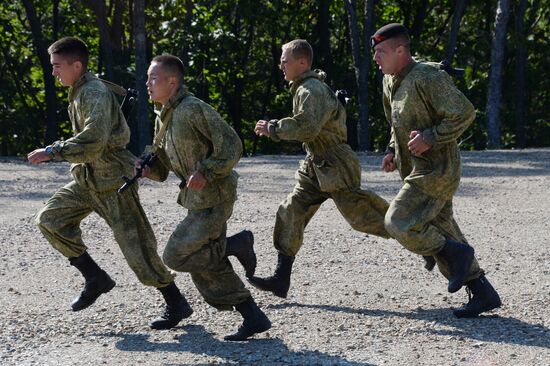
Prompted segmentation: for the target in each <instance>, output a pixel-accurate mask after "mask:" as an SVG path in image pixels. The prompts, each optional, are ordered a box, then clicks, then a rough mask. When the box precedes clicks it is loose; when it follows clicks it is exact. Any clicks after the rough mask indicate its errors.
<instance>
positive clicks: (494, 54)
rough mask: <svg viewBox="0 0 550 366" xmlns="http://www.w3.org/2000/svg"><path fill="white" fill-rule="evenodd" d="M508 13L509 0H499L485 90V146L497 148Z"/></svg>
mask: <svg viewBox="0 0 550 366" xmlns="http://www.w3.org/2000/svg"><path fill="white" fill-rule="evenodd" d="M509 13H510V0H499V1H498V5H497V11H496V17H495V31H494V34H493V41H492V46H491V68H490V70H489V89H488V91H487V135H488V141H487V147H488V148H489V149H498V148H500V147H501V142H500V124H501V123H500V107H501V102H502V70H503V67H504V50H505V46H506V27H507V25H508V19H509V15H510V14H509Z"/></svg>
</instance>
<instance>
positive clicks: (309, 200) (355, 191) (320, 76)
mask: <svg viewBox="0 0 550 366" xmlns="http://www.w3.org/2000/svg"><path fill="white" fill-rule="evenodd" d="M282 51H283V52H282V55H281V70H282V71H283V73H284V77H285V80H287V81H289V82H290V92H291V94H292V96H293V105H294V107H293V116H291V117H287V118H283V119H280V120H271V121H269V122H268V121H265V120H259V121H258V122H257V123H256V127H255V132H256V134H258V135H264V136H269V137H270V138H271V139H272V140H273V141H280V140H298V141H302V142H303V143H304V144H303V146H304V147H305V150H306V152H307V155H306V158H305V160H303V161H301V162H300V167H299V169H298V170H297V171H296V174H295V177H296V180H297V182H296V185H295V187H294V190H293V191H292V193H290V194H289V195H288V196H287V198H286V199H285V200H284V201H283V202H282V203H281V204H280V206H279V209H278V211H277V217H276V221H275V228H274V233H273V244H274V246H275V249H277V251H278V262H277V267H276V269H275V273H274V275H273V276H270V277H267V278H259V277H251V278H249V281H250V282H251V283H252V284H253V285H254V286H255V287H257V288H259V289H260V290H264V291H271V292H273V294H275V295H276V296H279V297H283V298H285V297H286V296H287V293H288V289H289V287H290V274H291V270H292V264H293V262H294V258H295V256H296V254H297V253H298V251H299V250H300V247H301V246H302V242H303V236H304V229H305V227H306V225H307V224H308V222H309V220H311V218H312V217H313V215H314V214H315V212H317V210H318V209H319V207H320V206H321V204H322V203H323V202H324V201H326V200H327V199H329V198H331V199H333V200H334V203H335V204H336V207H337V208H338V210H339V211H340V213H341V214H342V215H343V216H344V218H345V219H346V221H347V222H348V223H349V224H350V225H351V226H352V227H353V228H354V229H355V230H358V231H361V232H364V233H368V234H373V235H377V236H380V237H383V238H389V235H388V233H387V231H386V229H385V227H384V216H385V214H386V211H387V209H388V203H387V202H386V201H385V200H384V199H383V198H381V197H379V196H378V195H376V194H375V193H373V192H372V191H370V190H367V189H361V188H360V185H361V166H360V164H359V160H358V158H357V156H356V155H355V153H354V152H353V151H352V149H351V148H350V146H349V145H348V144H347V143H346V137H347V136H346V112H345V109H344V106H343V105H342V104H341V103H340V102H339V100H338V98H337V97H336V95H335V94H334V92H333V91H332V90H331V89H330V88H329V87H328V86H327V84H325V83H324V82H323V80H324V79H325V77H326V74H325V73H324V72H323V71H321V70H315V71H312V70H311V64H312V61H313V50H312V48H311V46H310V44H309V43H308V42H307V41H305V40H302V39H297V40H294V41H291V42H289V43H287V44H285V45H283V47H282Z"/></svg>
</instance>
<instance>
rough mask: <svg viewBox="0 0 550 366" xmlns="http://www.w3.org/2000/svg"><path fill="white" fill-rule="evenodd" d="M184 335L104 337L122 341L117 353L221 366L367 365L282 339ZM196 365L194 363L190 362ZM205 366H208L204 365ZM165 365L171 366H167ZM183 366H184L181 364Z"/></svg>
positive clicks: (188, 329)
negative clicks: (190, 358) (212, 360)
mask: <svg viewBox="0 0 550 366" xmlns="http://www.w3.org/2000/svg"><path fill="white" fill-rule="evenodd" d="M179 329H181V330H183V331H184V332H183V333H182V334H180V335H178V336H176V337H174V339H175V342H169V343H167V342H158V343H156V342H151V341H150V340H149V337H150V334H141V333H124V332H121V333H103V334H98V335H101V336H104V337H113V338H121V339H120V340H118V341H117V342H116V344H115V347H116V348H117V349H118V350H120V351H126V352H177V353H181V352H189V353H193V354H196V355H206V356H215V357H220V358H222V359H224V362H223V363H218V364H222V365H224V364H225V365H229V364H231V365H234V364H235V363H237V364H240V365H243V364H254V365H261V364H264V365H275V364H291V365H305V364H321V365H327V364H328V365H349V366H370V365H371V364H368V363H361V362H354V361H348V360H346V359H344V358H342V357H338V356H333V355H329V354H326V353H323V352H319V351H309V350H304V351H299V352H296V351H292V350H290V349H289V348H288V347H287V346H286V345H285V344H284V343H283V341H282V340H281V339H278V338H261V339H251V340H250V341H247V342H226V341H222V340H219V339H216V338H215V337H214V335H213V334H212V333H210V332H208V331H206V330H205V329H204V327H203V326H201V325H186V326H183V327H181V328H179ZM193 364H194V365H197V364H196V363H193ZM204 364H205V365H206V364H207V363H204ZM167 365H174V364H172V363H167ZM181 365H183V364H181Z"/></svg>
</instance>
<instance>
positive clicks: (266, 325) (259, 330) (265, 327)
mask: <svg viewBox="0 0 550 366" xmlns="http://www.w3.org/2000/svg"><path fill="white" fill-rule="evenodd" d="M270 329H271V321H270V320H269V319H267V317H266V319H265V320H264V322H263V324H260V325H259V326H258V327H257V328H256V329H254V330H253V331H252V333H250V334H248V335H246V336H242V337H236V336H231V335H229V336H225V337H223V339H224V340H226V341H230V342H244V341H248V340H249V338H250V337H252V336H253V335H255V334H260V333H263V332H266V331H268V330H270Z"/></svg>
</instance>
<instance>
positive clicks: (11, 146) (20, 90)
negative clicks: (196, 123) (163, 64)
mask: <svg viewBox="0 0 550 366" xmlns="http://www.w3.org/2000/svg"><path fill="white" fill-rule="evenodd" d="M97 1H104V2H105V4H106V7H107V9H109V10H108V11H109V13H108V14H107V18H106V21H107V23H108V24H109V25H110V26H111V27H112V29H111V30H112V32H111V38H112V39H111V40H110V41H112V42H114V43H113V44H114V45H115V46H116V47H115V48H114V51H113V52H114V62H115V64H114V65H111V66H112V70H113V71H112V80H113V81H115V82H117V83H121V84H123V85H125V86H133V85H134V83H135V56H134V39H133V37H134V36H133V29H132V27H133V11H132V9H129V8H128V4H131V3H132V2H115V1H114V0H97ZM33 3H34V6H35V7H36V10H37V13H38V16H39V18H40V23H41V27H42V32H43V35H44V38H45V40H44V42H45V43H46V46H47V45H49V44H50V43H51V42H52V41H54V38H55V37H61V36H66V35H77V36H79V37H81V38H82V39H84V40H85V41H86V42H87V43H88V45H89V47H90V51H91V55H92V58H91V60H90V68H91V69H92V71H94V72H97V73H99V74H100V75H101V76H105V75H107V66H108V65H107V64H106V60H105V58H104V56H103V55H102V53H101V50H102V49H103V48H102V47H103V46H102V45H104V43H103V42H104V40H100V32H99V28H98V22H97V20H98V19H97V16H96V14H95V13H94V12H93V11H92V10H91V9H90V8H89V7H86V6H85V5H84V4H85V3H86V1H78V2H74V1H68V0H60V1H59V5H58V14H59V15H58V18H57V19H58V21H57V23H55V22H54V17H53V2H52V1H46V0H35V1H33ZM116 3H121V4H123V5H124V7H123V8H122V10H121V11H122V13H121V14H122V16H121V19H122V20H121V23H120V24H118V26H120V32H119V33H116V32H115V30H116V27H115V25H116V24H117V23H116V22H117V19H116V16H115V10H114V8H115V6H113V4H116ZM322 3H323V2H322V1H307V0H281V1H253V0H232V1H228V0H225V1H213V0H201V1H193V0H169V1H168V0H149V1H147V2H146V4H147V7H146V28H147V35H148V45H149V52H148V57H149V58H151V57H153V56H154V55H157V54H162V53H171V54H175V55H177V56H179V57H180V58H182V60H183V61H184V63H185V65H186V66H187V68H186V76H185V82H186V84H187V85H188V86H189V87H190V89H191V90H192V91H193V92H194V93H195V94H196V95H197V96H198V97H200V98H202V99H204V100H206V101H208V102H209V103H211V104H212V105H213V106H214V107H215V108H217V109H218V111H219V112H220V113H221V114H222V116H223V117H224V118H225V119H226V120H227V121H228V122H229V123H230V124H232V125H233V126H234V127H235V129H236V130H237V131H238V132H239V134H240V135H241V137H242V138H243V140H244V146H245V150H246V152H247V153H253V152H261V153H279V152H282V153H295V152H297V151H300V149H301V147H300V144H297V143H292V142H290V143H273V142H271V141H269V140H268V139H265V138H257V137H256V136H255V135H254V133H253V129H254V125H255V123H256V121H257V120H258V119H265V118H267V119H271V118H281V117H284V116H287V115H289V114H290V113H291V109H292V105H291V98H290V95H289V92H288V87H287V85H286V83H285V82H284V80H283V78H282V75H281V73H280V71H279V70H278V63H279V57H280V52H281V51H280V47H281V45H282V44H283V43H286V42H288V41H289V40H292V39H294V38H305V39H308V40H309V41H310V43H312V45H313V46H314V51H315V54H316V58H315V61H314V65H313V66H314V67H315V68H322V69H324V70H325V71H327V72H328V76H329V79H328V82H329V84H330V86H331V87H332V88H333V89H342V88H345V89H347V90H348V92H349V93H350V95H351V97H352V102H351V103H350V104H349V106H348V108H347V110H348V116H349V120H350V123H351V126H352V127H353V126H354V123H356V122H354V121H357V120H358V115H359V111H358V107H359V106H358V105H357V98H356V95H357V87H356V82H355V75H354V70H353V62H352V58H351V49H350V41H349V24H348V19H347V15H346V12H345V9H344V4H343V2H342V1H341V0H333V1H329V2H328V6H329V8H328V10H329V11H328V20H327V21H328V32H329V37H328V44H327V43H326V40H327V38H323V36H322V31H323V29H321V28H322V26H321V24H323V23H322V19H321V11H320V9H321V7H322ZM421 3H423V1H411V2H405V1H387V0H378V1H376V7H375V24H374V27H375V28H376V27H379V26H381V25H383V24H385V23H389V22H395V21H397V22H403V23H404V24H405V25H407V26H408V27H412V26H413V25H414V24H415V20H416V19H417V17H418V16H419V15H420V10H419V9H420V7H421ZM453 3H454V2H453V1H451V0H430V1H428V2H427V8H426V11H427V13H426V16H425V17H424V19H423V21H422V22H420V23H419V25H418V24H417V26H419V27H420V28H418V29H419V33H418V35H417V36H416V37H413V39H412V49H413V52H414V53H415V55H416V56H417V57H418V58H422V59H426V60H432V61H439V60H441V59H442V58H443V55H444V52H445V45H446V41H447V38H448V35H449V32H450V25H451V23H450V19H451V15H452V11H453ZM356 4H357V13H358V16H359V18H360V19H359V21H360V22H361V23H362V22H363V20H362V14H363V11H362V7H363V4H364V1H358V2H356ZM534 4H538V6H536V7H535V5H534ZM495 7H496V2H473V1H468V2H467V6H466V11H465V14H464V17H463V19H462V23H461V29H460V33H459V37H458V44H457V50H456V53H455V58H454V64H456V65H457V66H460V67H465V68H466V75H465V77H464V79H458V80H456V83H457V85H458V87H459V88H460V89H461V90H462V91H463V92H464V93H465V94H466V95H467V96H468V98H469V99H470V100H471V101H472V102H473V104H474V105H475V106H476V108H477V110H478V113H477V117H476V120H475V122H474V124H473V125H472V127H471V128H470V129H469V130H468V131H467V132H466V133H465V134H464V136H463V142H462V145H461V147H462V148H464V149H483V148H485V146H486V140H487V136H486V132H485V108H486V100H487V86H488V85H487V79H488V72H489V60H490V54H491V32H492V29H493V26H494V17H495V14H494V12H495ZM549 9H550V2H549V1H548V0H532V1H530V2H529V7H528V9H527V14H526V16H525V21H526V27H527V40H522V39H521V38H518V37H517V36H516V35H515V33H514V29H513V26H512V25H513V17H514V16H515V14H514V13H512V14H511V20H510V23H511V24H512V25H511V26H509V36H508V41H507V54H506V66H505V70H504V75H503V80H504V90H503V105H502V138H503V144H504V146H505V147H513V146H515V143H516V137H515V133H516V125H517V124H518V123H523V125H524V126H525V134H526V140H527V145H528V146H550V141H549V140H550V137H549V136H550V126H549V125H550V121H549V115H550V113H549V108H548V106H547V105H548V101H549V100H550V95H549V94H550V77H549V75H548V73H549V72H550V60H549V58H548V51H547V50H548V49H549V46H550V45H549V42H550V41H549V40H550V30H549V29H550V27H549V21H550V10H549ZM514 11H515V10H514ZM361 26H362V24H361ZM115 34H116V35H117V36H116V37H115ZM113 37H114V38H113ZM117 37H118V38H117ZM518 42H526V43H525V44H526V49H527V57H528V61H527V63H528V67H527V70H526V75H525V76H526V85H527V90H525V91H520V92H524V93H525V100H526V110H525V116H524V119H523V120H522V121H516V120H515V119H516V116H515V99H516V97H517V90H516V89H515V87H514V86H515V76H514V65H515V62H516V59H515V57H516V54H515V49H516V47H515V46H516V45H517V44H518ZM0 44H1V45H2V53H1V54H0V55H1V57H0V71H1V72H0V82H1V83H2V88H1V89H0V116H1V117H0V154H2V155H15V154H25V153H27V152H28V151H29V150H31V149H33V148H34V147H36V146H41V145H43V143H44V135H45V128H46V123H45V118H46V117H45V114H46V112H45V103H46V101H45V93H44V77H43V73H44V70H42V68H41V65H40V63H39V61H38V58H37V56H36V55H37V52H36V45H35V43H34V40H33V36H32V34H31V32H30V27H29V24H28V20H27V19H26V13H25V9H24V7H23V5H22V4H21V2H11V3H6V4H4V3H3V4H2V5H0ZM371 71H372V72H371V73H370V80H369V93H368V95H369V115H370V132H371V136H372V141H371V142H372V146H373V148H374V149H375V150H378V151H383V150H385V146H386V143H387V140H388V124H387V121H386V120H385V117H384V113H383V109H382V105H381V75H380V73H379V72H376V71H375V66H374V65H372V70H371ZM56 92H57V102H56V103H57V104H56V106H55V109H56V111H57V117H58V133H59V135H60V138H67V137H69V136H70V135H71V133H72V132H71V126H70V124H69V123H68V121H67V113H66V100H67V89H66V88H62V87H60V86H59V85H57V87H56ZM351 132H353V129H351ZM352 135H353V134H352ZM351 137H352V139H353V138H355V137H354V136H351ZM350 143H353V141H350Z"/></svg>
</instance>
